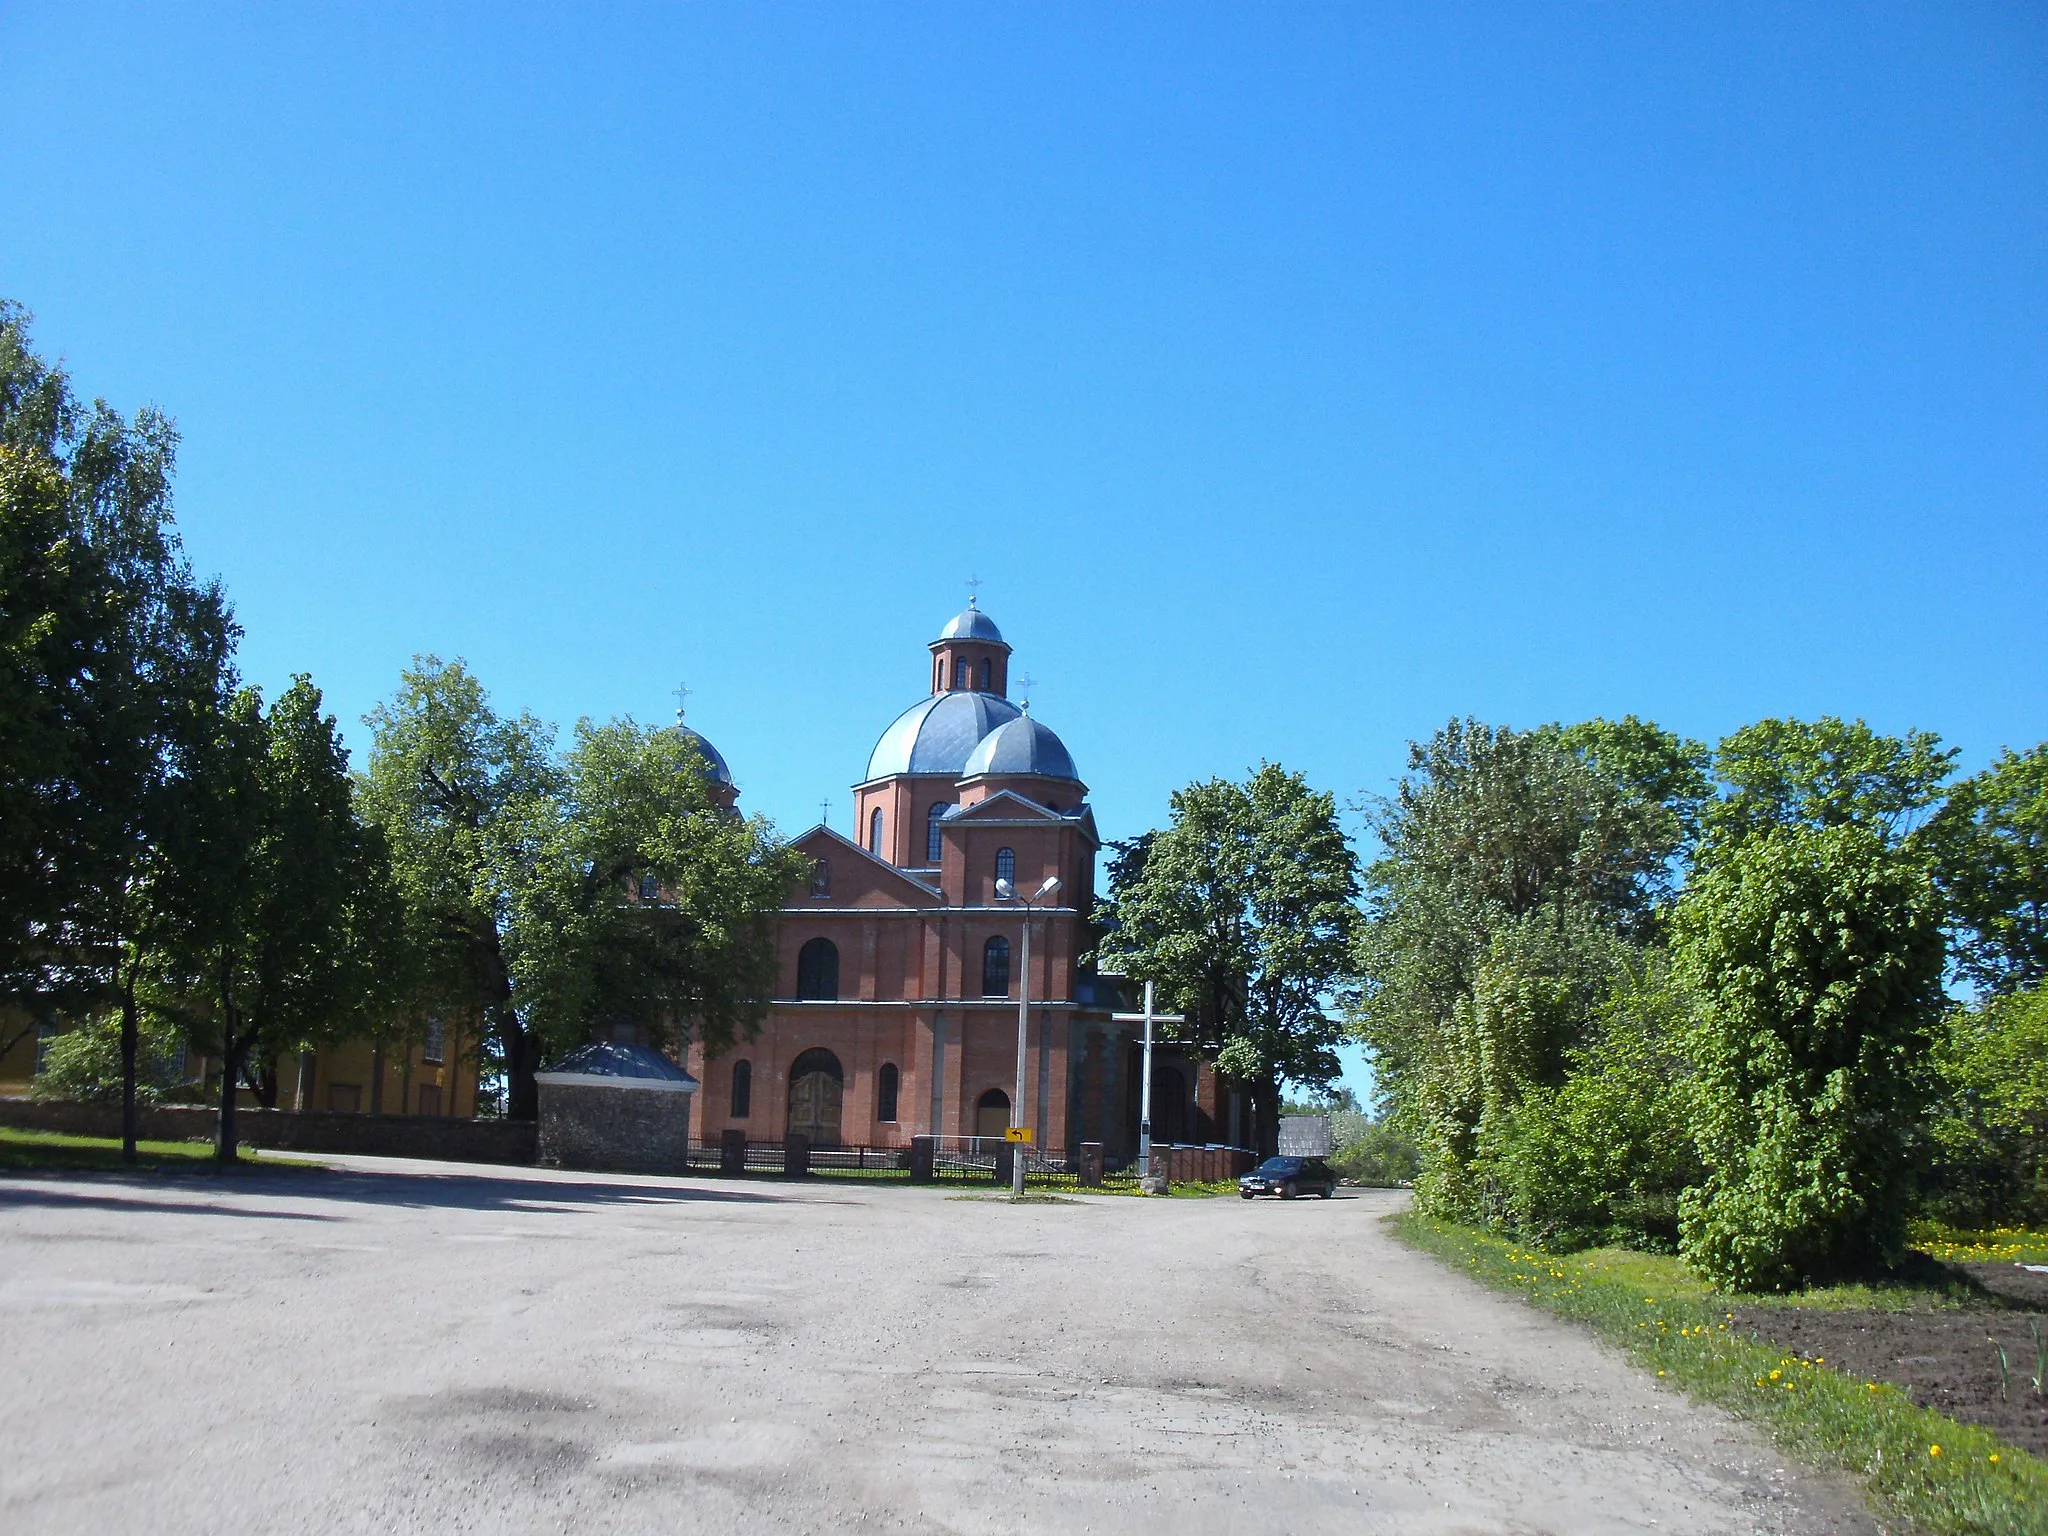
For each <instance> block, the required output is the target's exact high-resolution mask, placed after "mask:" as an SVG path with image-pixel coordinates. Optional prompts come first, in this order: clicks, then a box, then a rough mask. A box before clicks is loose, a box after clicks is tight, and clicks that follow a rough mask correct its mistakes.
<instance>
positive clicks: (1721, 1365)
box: [1388, 1211, 2048, 1536]
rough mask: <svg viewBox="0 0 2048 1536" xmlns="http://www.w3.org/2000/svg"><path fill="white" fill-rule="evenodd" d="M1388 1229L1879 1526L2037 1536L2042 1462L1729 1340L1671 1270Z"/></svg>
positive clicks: (1721, 1303) (1721, 1308)
mask: <svg viewBox="0 0 2048 1536" xmlns="http://www.w3.org/2000/svg"><path fill="white" fill-rule="evenodd" d="M1388 1220H1389V1222H1390V1224H1391V1225H1392V1227H1393V1229H1394V1231H1395V1233H1396V1234H1397V1235H1398V1236H1399V1237H1400V1238H1401V1239H1402V1240H1403V1241H1405V1242H1407V1243H1409V1244H1410V1245H1412V1246H1413V1247H1416V1248H1420V1249H1422V1250H1424V1251H1425V1252H1428V1253H1432V1254H1434V1255H1436V1256H1437V1257H1438V1258H1440V1259H1442V1260H1443V1261H1444V1262H1445V1263H1447V1264H1449V1265H1450V1266H1451V1267H1452V1268H1454V1269H1459V1270H1463V1271H1464V1272H1465V1273H1466V1274H1469V1275H1471V1276H1472V1277H1473V1278H1475V1279H1477V1280H1481V1281H1483V1282H1485V1283H1486V1284H1488V1285H1491V1286H1494V1287H1496V1288H1498V1289H1500V1290H1504V1291H1512V1292H1514V1293H1516V1294H1517V1295H1520V1296H1522V1297H1524V1298H1525V1299H1527V1300H1529V1301H1532V1302H1534V1303H1536V1304H1537V1305H1538V1306H1542V1307H1546V1308H1548V1309H1549V1310H1551V1311H1553V1312H1556V1313H1558V1314H1559V1315H1561V1316H1564V1317H1569V1318H1572V1319H1574V1320H1575V1321H1578V1322H1582V1323H1585V1324H1587V1325H1588V1326H1590V1327H1591V1328H1592V1329H1593V1331H1594V1332H1595V1333H1598V1334H1599V1335H1601V1336H1602V1337H1603V1338H1606V1339H1608V1340H1610V1341H1611V1342H1613V1343H1615V1344H1618V1345H1620V1346H1621V1347H1622V1349H1623V1350H1625V1351H1626V1352H1627V1353H1628V1355H1629V1357H1630V1358H1631V1359H1633V1360H1634V1361H1635V1362H1636V1363H1637V1364H1638V1365H1641V1366H1642V1367H1644V1368H1645V1369H1646V1370H1651V1371H1655V1372H1656V1373H1657V1375H1658V1376H1660V1377H1663V1378H1664V1379H1665V1380H1666V1381H1667V1382H1669V1383H1670V1384H1672V1385H1674V1386H1677V1387H1681V1388H1683V1389H1684V1390H1685V1391H1687V1392H1689V1393H1690V1394H1692V1395H1693V1396H1694V1397H1697V1398H1701V1399H1704V1400H1705V1401H1707V1402H1711V1403H1717V1404H1719V1405H1720V1406H1722V1407H1723V1408H1727V1409H1729V1410H1731V1411H1733V1412H1734V1413H1736V1414H1737V1415H1739V1416H1740V1417H1742V1418H1745V1419H1749V1420H1751V1421H1752V1422H1754V1423H1756V1424H1758V1425H1759V1426H1761V1427H1762V1428H1763V1429H1764V1430H1765V1431H1766V1432H1767V1433H1768V1434H1769V1435H1770V1436H1771V1438H1772V1439H1773V1440H1775V1441H1776V1442H1777V1443H1778V1444H1779V1445H1781V1446H1783V1447H1784V1448H1785V1449H1786V1450H1788V1451H1790V1452H1792V1453H1794V1454H1795V1455H1798V1456H1801V1457H1804V1458H1805V1459H1807V1460H1809V1461H1814V1462H1818V1463H1820V1464H1822V1465H1825V1466H1831V1467H1838V1468H1841V1469H1842V1470H1844V1471H1846V1472H1848V1473H1850V1474H1851V1475H1852V1476H1855V1477H1858V1478H1860V1479H1861V1480H1862V1482H1863V1484H1864V1486H1865V1488H1866V1489H1867V1490H1868V1492H1869V1494H1870V1497H1871V1499H1872V1501H1873V1502H1874V1503H1875V1504H1876V1505H1877V1506H1878V1507H1879V1508H1881V1509H1882V1510H1883V1511H1885V1512H1886V1513H1888V1514H1891V1515H1894V1516H1902V1517H1904V1518H1905V1519H1907V1520H1910V1521H1912V1522H1913V1523H1914V1524H1916V1525H1917V1526H1919V1527H1920V1528H1922V1529H1924V1530H1926V1531H1930V1532H1934V1533H1937V1536H2048V1463H2043V1462H2041V1461H2039V1460H2036V1459H2035V1458H2034V1457H2032V1456H2029V1455H2028V1454H2027V1453H2026V1452H2024V1451H2019V1450H2015V1449H2013V1448H2012V1447H2011V1446H2008V1445H2006V1444H2004V1443H2003V1442H2002V1441H2000V1440H1999V1439H1998V1438H1997V1437H1996V1436H1995V1435H1993V1434H1991V1433H1990V1432H1989V1431H1988V1430H1983V1429H1979V1428H1977V1427H1976V1426H1974V1425H1969V1424H1960V1423H1958V1422H1956V1421H1955V1420H1954V1419H1951V1418H1948V1417H1947V1416H1946V1415H1944V1414H1939V1413H1935V1412H1933V1411H1932V1410H1931V1409H1926V1408H1921V1407H1919V1406H1918V1405H1916V1404H1915V1403H1914V1402H1913V1400H1912V1399H1911V1398H1910V1397H1908V1396H1907V1395H1906V1394H1905V1393H1903V1392H1901V1391H1899V1390H1898V1389H1897V1388H1896V1387H1892V1386H1889V1385H1886V1384H1884V1383H1881V1382H1867V1381H1858V1380H1856V1379H1854V1378H1852V1377H1848V1376H1845V1375H1842V1374H1841V1373H1840V1372H1837V1371H1834V1370H1831V1369H1829V1368H1828V1367H1827V1366H1825V1365H1822V1364H1820V1363H1818V1362H1816V1361H1810V1360H1802V1359H1800V1358H1799V1357H1798V1356H1796V1355H1788V1354H1786V1353H1784V1352H1783V1351H1782V1350H1779V1349H1778V1348H1776V1347H1775V1346H1772V1345H1767V1344H1759V1343H1755V1342H1752V1341H1751V1340H1749V1339H1745V1338H1742V1337H1739V1336H1738V1335H1736V1334H1735V1333H1733V1332H1731V1331H1730V1329H1729V1325H1728V1317H1729V1312H1730V1310H1731V1303H1730V1299H1729V1298H1727V1297H1724V1296H1720V1295H1717V1294H1716V1293H1715V1292H1714V1291H1713V1290H1712V1288H1711V1287H1709V1286H1707V1285H1705V1284H1704V1283H1702V1282H1701V1281H1700V1280H1699V1279H1698V1278H1696V1277H1695V1276H1693V1275H1692V1274H1691V1273H1690V1272H1689V1271H1687V1270H1686V1268H1685V1267H1684V1265H1682V1264H1680V1263H1679V1261H1678V1260H1677V1259H1674V1258H1664V1257H1659V1256H1657V1255H1654V1254H1643V1253H1630V1252H1625V1251H1622V1250H1617V1249H1596V1250H1593V1251H1592V1252H1588V1253H1577V1254H1570V1255H1558V1254H1550V1253H1544V1252H1543V1251H1541V1250H1540V1249H1535V1248H1530V1247H1526V1246H1524V1245H1522V1244H1518V1243H1513V1242H1510V1241H1508V1240H1507V1239H1506V1238H1504V1237H1501V1236H1499V1235H1498V1234H1495V1233H1491V1232H1484V1231H1480V1230H1477V1229H1475V1228H1471V1227H1462V1226H1457V1225H1454V1224H1452V1223H1450V1222H1442V1221H1435V1220H1432V1219H1430V1218H1429V1217H1426V1216H1420V1215H1417V1214H1416V1213H1414V1212H1413V1211H1407V1212H1402V1213H1400V1214H1398V1215H1395V1216H1392V1217H1389V1218H1388ZM1879 1289H1880V1291H1883V1290H1885V1288H1879ZM1886 1293H1887V1294H1889V1292H1886ZM1860 1295H1861V1291H1860V1290H1859V1289H1858V1288H1854V1287H1835V1288H1832V1289H1830V1290H1828V1291H1824V1292H1809V1293H1806V1294H1805V1295H1803V1296H1799V1297H1793V1298H1786V1299H1788V1300H1790V1301H1792V1302H1794V1303H1795V1304H1798V1305H1808V1306H1811V1305H1824V1306H1825V1305H1838V1306H1861V1305H1868V1304H1869V1303H1868V1302H1867V1301H1866V1300H1861V1299H1852V1298H1856V1297H1859V1296H1860ZM1758 1300H1759V1298H1755V1297H1743V1298H1742V1301H1743V1304H1744V1305H1755V1304H1756V1303H1757V1302H1758Z"/></svg>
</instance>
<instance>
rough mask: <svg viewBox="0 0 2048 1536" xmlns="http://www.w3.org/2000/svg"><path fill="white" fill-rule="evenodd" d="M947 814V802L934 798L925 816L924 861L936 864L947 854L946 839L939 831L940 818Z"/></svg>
mask: <svg viewBox="0 0 2048 1536" xmlns="http://www.w3.org/2000/svg"><path fill="white" fill-rule="evenodd" d="M945 814H946V802H945V801H943V800H934V801H933V802H932V808H931V809H930V810H929V811H927V812H925V817H924V861H925V863H927V864H936V863H938V862H939V860H940V859H942V858H944V857H945V855H946V840H945V838H944V837H943V836H942V835H941V834H940V832H939V818H940V817H942V816H944V815H945Z"/></svg>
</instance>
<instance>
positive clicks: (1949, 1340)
mask: <svg viewBox="0 0 2048 1536" xmlns="http://www.w3.org/2000/svg"><path fill="white" fill-rule="evenodd" d="M1968 1268H1969V1270H1970V1271H1971V1272H1972V1276H1973V1278H1975V1279H1977V1280H1978V1281H1979V1283H1980V1284H1984V1285H1985V1287H1986V1289H1988V1290H1992V1291H1993V1292H1994V1293H1995V1294H1998V1295H2000V1296H2002V1297H2004V1298H2007V1299H2009V1300H2011V1301H2013V1302H2016V1303H2018V1305H2017V1306H2010V1307H2000V1306H1997V1305H1984V1306H1976V1307H1965V1308H1960V1309H1957V1310H1953V1311H1927V1312H1880V1311H1869V1310H1865V1311H1822V1310H1817V1309H1809V1308H1804V1307H1748V1308H1742V1309H1739V1310H1737V1311H1736V1313H1735V1318H1734V1321H1733V1322H1732V1323H1731V1324H1730V1326H1731V1327H1732V1328H1733V1329H1735V1330H1736V1331H1737V1332H1738V1333H1740V1334H1741V1335H1743V1336H1745V1337H1754V1338H1756V1339H1758V1340H1761V1341H1762V1342H1764V1343H1767V1344H1775V1345H1776V1346H1777V1347H1778V1348H1780V1349H1782V1350H1784V1351H1785V1352H1786V1353H1787V1354H1790V1355H1799V1356H1801V1357H1803V1358H1805V1359H1808V1360H1816V1359H1817V1360H1821V1361H1824V1362H1825V1363H1826V1364H1827V1365H1828V1366H1830V1367H1832V1368H1833V1369H1835V1370H1838V1371H1841V1372H1843V1373H1844V1374H1846V1375H1849V1376H1852V1377H1855V1378H1856V1379H1858V1380H1861V1381H1885V1382H1890V1383H1891V1384H1892V1385H1893V1386H1896V1387H1899V1388H1902V1389H1903V1390H1904V1391H1905V1392H1907V1393H1908V1394H1909V1395H1910V1396H1911V1397H1912V1399H1913V1401H1914V1402H1916V1403H1918V1404H1920V1405H1921V1406H1922V1407H1923V1408H1932V1409H1935V1410H1936V1411H1938V1412H1941V1413H1945V1414H1947V1415H1948V1416H1949V1417H1950V1418H1952V1419H1960V1420H1962V1421H1963V1422H1964V1423H1967V1424H1981V1425H1983V1426H1984V1427H1985V1428H1986V1429H1988V1430H1990V1431H1991V1432H1992V1433H1993V1434H1995V1435H1997V1436H1998V1437H1999V1438H2000V1439H2002V1440H2004V1441H2006V1442H2007V1443H2009V1444H2011V1445H2016V1446H2019V1447H2020V1448H2021V1449H2023V1450H2028V1451H2031V1452H2033V1453H2034V1454H2035V1455H2036V1456H2048V1395H2042V1394H2039V1393H2036V1392H2035V1391H2034V1383H2033V1377H2034V1373H2035V1372H2036V1370H2038V1369H2041V1366H2040V1365H2039V1364H2038V1363H2037V1356H2036V1350H2035V1344H2034V1337H2033V1334H2032V1333H2031V1332H2030V1330H2029V1324H2030V1323H2031V1324H2032V1325H2033V1326H2034V1327H2036V1328H2039V1329H2040V1330H2041V1332H2042V1334H2043V1336H2044V1337H2048V1311H2043V1310H2040V1304H2041V1302H2042V1301H2044V1300H2048V1285H2042V1286H2036V1285H2034V1284H2030V1283H2029V1282H2037V1281H2048V1276H2040V1275H2024V1272H2023V1271H2022V1272H2020V1273H2021V1274H2022V1275H2024V1279H2019V1278H2016V1277H2015V1276H2014V1272H2013V1271H2012V1269H2011V1267H2010V1266H2005V1269H2004V1273H1991V1274H1986V1273H1983V1271H1987V1270H1992V1271H1995V1270H1996V1269H1997V1268H1998V1266H1993V1265H1971V1266H1968ZM2000 1344H2003V1345H2004V1346H2005V1355H2006V1360H2007V1362H2008V1368H2009V1371H2010V1378H2009V1381H2008V1382H2007V1383H2005V1384H2001V1382H2000V1379H1999V1370H1998V1348H1997V1346H1998V1345H2000ZM2044 1385H2048V1383H2044Z"/></svg>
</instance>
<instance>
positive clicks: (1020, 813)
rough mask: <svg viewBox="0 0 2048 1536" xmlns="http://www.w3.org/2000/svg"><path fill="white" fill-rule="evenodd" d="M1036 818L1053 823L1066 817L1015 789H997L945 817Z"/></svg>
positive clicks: (993, 819)
mask: <svg viewBox="0 0 2048 1536" xmlns="http://www.w3.org/2000/svg"><path fill="white" fill-rule="evenodd" d="M1020 819H1022V820H1036V821H1045V822H1051V823H1053V824H1054V825H1057V824H1059V823H1060V822H1063V821H1065V820H1066V819H1067V818H1066V817H1064V816H1061V815H1058V814H1057V813H1055V812H1053V811H1049V810H1047V809H1046V808H1045V807H1044V806H1042V805H1040V804H1039V803H1038V802H1037V801H1035V800H1026V799H1025V798H1024V797H1023V796H1022V795H1020V794H1018V793H1017V792H1016V791H1015V790H1010V789H999V790H997V791H996V792H995V793H994V794H992V795H990V796H989V797H988V798H987V799H986V800H977V801H975V802H974V803H973V804H972V805H964V806H962V807H961V808H960V809H959V810H957V811H955V812H954V813H953V814H952V815H950V816H948V817H947V818H946V820H947V821H949V822H960V821H1017V820H1020Z"/></svg>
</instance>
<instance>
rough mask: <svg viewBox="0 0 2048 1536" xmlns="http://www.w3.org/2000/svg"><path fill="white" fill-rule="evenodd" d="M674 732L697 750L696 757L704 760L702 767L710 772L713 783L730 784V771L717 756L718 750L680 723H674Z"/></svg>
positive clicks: (722, 759) (718, 755)
mask: <svg viewBox="0 0 2048 1536" xmlns="http://www.w3.org/2000/svg"><path fill="white" fill-rule="evenodd" d="M676 731H677V733H678V734H680V735H681V736H682V738H683V740H685V741H687V742H688V743H689V744H690V745H691V746H693V747H695V748H696V749H697V752H698V755H700V756H701V757H702V758H703V759H704V766H705V767H706V768H708V769H710V770H711V779H712V782H713V783H716V784H728V785H729V784H731V783H732V770H731V769H730V768H728V767H726V766H725V759H724V757H722V756H721V755H720V754H719V751H718V748H716V747H714V746H713V745H711V743H710V742H708V741H706V740H705V739H704V738H703V736H701V735H700V734H698V733H697V732H696V731H693V730H691V729H690V728H689V727H688V726H687V725H684V724H682V723H681V722H680V721H678V722H677V723H676Z"/></svg>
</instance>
